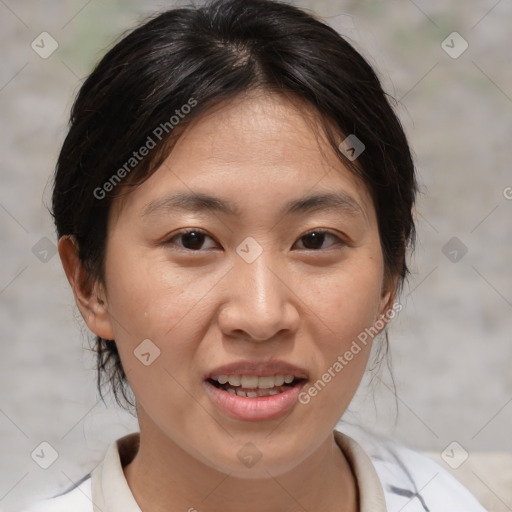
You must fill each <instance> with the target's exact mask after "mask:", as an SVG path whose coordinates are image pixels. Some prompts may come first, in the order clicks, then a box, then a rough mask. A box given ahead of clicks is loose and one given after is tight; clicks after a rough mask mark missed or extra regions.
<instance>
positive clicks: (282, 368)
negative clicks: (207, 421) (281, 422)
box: [204, 363, 307, 421]
mask: <svg viewBox="0 0 512 512" xmlns="http://www.w3.org/2000/svg"><path fill="white" fill-rule="evenodd" d="M306 382H307V374H306V373H305V371H304V370H302V369H300V368H297V367H294V366H291V365H287V364H285V363H271V364H266V365H262V364H252V363H239V364H233V365H228V366H225V367H223V368H219V369H217V370H216V371H214V372H212V373H211V374H209V375H208V376H207V378H206V379H205V381H204V384H205V388H206V391H207V393H208V395H209V397H210V399H211V401H212V402H213V404H214V406H215V407H216V408H217V409H218V410H220V411H221V412H223V413H225V414H227V415H228V416H230V417H232V418H236V419H239V420H245V421H264V420H269V419H272V418H276V417H278V416H280V415H282V414H284V413H285V412H287V411H289V410H290V409H292V408H293V407H294V406H295V405H296V403H297V401H298V395H299V393H300V390H301V389H302V388H303V387H304V385H305V384H306Z"/></svg>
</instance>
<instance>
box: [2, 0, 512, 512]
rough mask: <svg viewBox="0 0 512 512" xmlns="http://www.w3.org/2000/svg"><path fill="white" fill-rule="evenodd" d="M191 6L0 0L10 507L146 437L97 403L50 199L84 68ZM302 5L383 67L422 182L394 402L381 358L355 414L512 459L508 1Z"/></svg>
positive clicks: (396, 340) (445, 446)
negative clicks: (145, 27)
mask: <svg viewBox="0 0 512 512" xmlns="http://www.w3.org/2000/svg"><path fill="white" fill-rule="evenodd" d="M182 3H184V2H181V3H177V2H172V1H169V2H165V1H145V2H136V1H134V0H124V1H122V2H121V1H120V0H109V1H106V0H89V1H87V0H76V1H59V2H57V1H55V0H40V1H39V2H29V1H27V0H17V1H14V0H0V38H1V42H2V44H1V55H2V62H3V65H2V66H1V68H0V108H1V125H0V126H1V128H0V129H1V137H0V148H1V149H0V154H1V155H2V157H1V160H0V183H1V185H0V235H1V242H0V243H1V260H0V261H1V266H0V340H1V348H2V353H3V354H4V355H3V357H1V358H0V510H2V511H4V512H5V511H10V510H15V509H17V508H18V507H19V506H20V504H22V503H24V502H27V501H31V500H32V499H33V498H34V497H37V496H44V495H46V494H49V493H51V491H52V490H53V489H55V488H57V487H60V486H67V485H71V484H72V482H75V481H77V480H78V479H80V478H81V477H82V476H83V475H85V474H86V473H88V472H89V471H90V470H91V469H93V468H94V467H95V466H96V464H97V463H98V462H99V461H100V460H101V458H102V457H103V455H104V452H105V450H106V448H107V446H108V445H109V444H110V443H111V442H112V441H113V440H114V439H116V438H118V437H120V436H122V435H124V434H126V433H129V432H132V431H135V430H138V427H137V423H136V420H135V419H134V417H133V416H131V415H130V414H128V413H126V412H124V411H122V410H121V409H119V407H117V406H116V405H115V404H114V403H113V401H112V400H107V405H105V404H103V402H101V401H100V400H99V397H98V394H97V392H96V374H95V371H94V364H95V361H94V357H93V355H92V354H91V353H90V351H89V350H88V348H89V338H88V333H87V331H86V329H85V328H84V327H83V323H82V321H81V318H80V317H79V314H78V313H77V309H76V307H75V306H74V301H73V297H72V294H71V291H70V289H69V286H68V283H67V281H66V278H65V276H64V273H63V271H62V268H61V264H60V260H59V257H58V254H56V245H55V244H56V237H55V233H54V228H53V225H52V222H51V217H50V215H49V213H48V211H47V209H46V205H49V203H50V200H49V198H50V194H51V182H50V178H51V175H52V173H53V170H54V165H55V161H56V157H57V154H58V151H59V149H60V145H61V143H62V141H63V139H64V137H65V134H66V126H67V121H68V117H69V110H70V108H71V105H72V101H73V98H74V95H75V94H76V93H77V91H78V89H79V87H80V84H81V82H82V80H83V79H84V77H85V76H86V75H87V74H88V72H90V70H91V68H92V66H93V65H94V64H95V63H96V62H97V61H98V60H99V58H100V57H101V56H102V55H103V54H104V53H105V50H106V49H107V48H109V47H110V46H111V45H112V44H113V42H114V41H115V40H117V39H118V38H119V37H120V35H121V33H123V32H124V31H125V30H128V29H130V28H132V27H133V26H134V25H136V24H137V23H138V22H140V21H141V20H142V19H144V18H145V17H146V16H148V15H150V14H151V13H153V12H155V11H158V10H163V9H165V8H169V7H173V6H175V5H181V4H182ZM293 3H294V4H295V5H298V6H301V7H305V8H307V9H311V10H312V11H314V12H316V13H317V14H318V15H319V16H320V17H322V18H324V20H325V21H326V22H327V23H329V24H330V25H331V26H332V27H334V28H335V29H336V30H338V31H339V32H340V33H341V34H343V35H344V36H345V37H347V38H348V39H349V41H350V42H351V43H352V44H353V45H354V46H355V47H356V48H357V49H358V50H359V51H360V52H361V53H362V54H363V55H364V56H365V57H366V58H367V59H368V60H369V62H370V63H371V64H372V65H373V66H374V67H375V68H376V70H377V71H378V73H379V76H380V77H381V79H382V82H383V84H384V87H385V89H386V91H387V92H388V93H389V94H390V95H391V96H392V97H393V98H395V99H396V100H397V101H398V104H397V107H396V108H397V111H398V114H399V116H400V118H401V120H402V122H403V125H404V127H405V129H406V132H407V134H408V136H409V139H410V143H411V146H412V148H413V151H414V154H415V157H416V164H417V169H418V176H419V180H420V184H421V195H420V197H419V203H418V208H417V212H416V218H417V228H418V239H419V241H418V244H417V247H416V252H415V255H414V256H413V257H412V259H411V268H412V271H413V272H412V276H411V278H410V280H409V283H408V285H407V286H406V287H405V289H404V292H403V295H402V298H401V303H402V304H403V305H404V309H403V310H402V312H401V313H400V315H399V316H398V317H397V318H395V319H394V321H393V322H392V325H391V327H390V345H391V355H392V363H393V373H392V375H393V377H394V381H395V385H396V396H395V391H394V388H393V383H392V378H391V375H390V374H389V372H387V371H386V368H385V365H384V367H383V371H382V373H380V374H377V377H374V378H373V380H372V379H371V378H370V376H368V378H365V379H364V381H363V383H362V385H361V388H360V390H359V392H358V394H357V396H356V398H355V399H354V401H353V403H352V404H351V407H350V409H349V411H348V412H347V413H346V415H345V416H344V419H343V420H344V423H345V424H346V425H347V426H348V425H353V424H358V425H364V426H365V427H367V428H369V429H372V430H377V431H379V432H383V433H385V434H387V435H391V436H393V437H395V438H397V439H399V440H400V441H402V442H404V443H405V444H407V445H409V446H411V447H413V448H416V449H418V450H423V451H429V452H432V453H434V454H438V455H439V457H440V463H441V464H442V463H443V460H444V461H445V462H446V461H447V460H448V459H447V457H446V454H447V453H451V454H452V455H453V453H455V456H456V458H458V459H459V460H462V459H463V458H465V457H466V455H467V456H468V461H471V460H478V454H481V453H497V452H501V453H508V454H512V435H511V434H512V371H511V369H512V364H511V363H512V343H511V341H512V339H511V338H512V335H511V332H512V268H511V267H512V251H511V249H512V172H511V162H512V143H511V134H512V62H511V61H512V51H511V49H512V35H511V32H510V27H511V26H512V1H511V0H501V1H496V0H481V1H478V2H477V1H469V2H468V1H463V0H452V1H451V2H443V1H440V0H434V1H432V0H431V1H426V0H415V1H412V0H394V1H392V2H391V1H388V2H384V0H361V1H347V0H336V1H329V0H317V1H315V0H308V1H306V0H303V1H298V2H293ZM43 442H46V443H49V444H50V445H51V447H52V450H54V451H55V453H56V457H57V458H56V460H55V462H54V463H53V464H51V466H50V467H48V469H44V468H43V467H41V461H39V462H38V461H37V459H38V458H37V453H40V451H41V449H46V453H48V450H49V448H45V447H47V445H41V443H43ZM454 443H455V444H454ZM454 448H455V452H450V450H451V449H454ZM52 453H53V452H52ZM472 458H473V459H472ZM449 462H450V461H448V463H447V464H446V466H451V467H449V468H448V467H447V469H450V470H453V471H454V472H455V473H456V471H457V470H458V468H455V467H454V466H455V465H456V464H453V463H451V464H450V463H449ZM43 465H44V464H43ZM508 470H510V468H508ZM473 473H474V474H475V475H476V478H478V479H479V480H480V482H481V483H482V484H483V485H485V487H487V488H488V489H489V491H490V492H492V494H494V495H495V497H496V508H495V510H512V500H511V501H507V500H508V499H509V497H507V496H505V494H501V492H502V491H500V490H499V489H498V488H497V487H494V484H493V481H492V478H491V476H486V477H483V476H482V475H481V474H479V473H478V471H477V470H476V469H475V470H474V471H473ZM475 481H476V479H475ZM500 507H501V508H500Z"/></svg>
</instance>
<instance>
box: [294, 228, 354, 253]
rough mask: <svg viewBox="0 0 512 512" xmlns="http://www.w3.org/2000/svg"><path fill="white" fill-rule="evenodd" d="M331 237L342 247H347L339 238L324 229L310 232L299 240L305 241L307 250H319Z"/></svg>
mask: <svg viewBox="0 0 512 512" xmlns="http://www.w3.org/2000/svg"><path fill="white" fill-rule="evenodd" d="M329 237H330V238H331V239H334V240H337V241H338V242H339V243H340V244H341V245H345V244H344V242H343V241H342V240H341V239H340V238H339V237H338V236H336V235H334V234H333V233H330V232H329V231H325V230H323V229H315V230H314V231H310V232H309V233H306V234H305V235H302V236H301V237H300V238H299V240H303V241H304V243H303V245H305V247H304V248H305V249H308V250H318V249H322V245H323V243H324V242H325V240H326V238H329Z"/></svg>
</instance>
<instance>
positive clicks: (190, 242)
mask: <svg viewBox="0 0 512 512" xmlns="http://www.w3.org/2000/svg"><path fill="white" fill-rule="evenodd" d="M203 236H204V235H203V234H202V233H198V232H197V231H190V233H184V235H183V242H184V243H183V245H185V246H186V247H187V246H188V247H187V249H200V248H201V246H202V245H203V243H202V242H203V240H202V237H203Z"/></svg>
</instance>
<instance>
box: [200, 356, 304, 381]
mask: <svg viewBox="0 0 512 512" xmlns="http://www.w3.org/2000/svg"><path fill="white" fill-rule="evenodd" d="M220 375H256V376H257V377H268V376H270V375H293V376H294V377H295V378H297V379H307V378H308V374H307V371H306V370H305V369H304V368H300V367H298V366H294V365H292V364H289V363H286V362H285V361H277V360H275V361H267V362H264V361H262V362H254V361H238V362H236V363H230V364H226V365H224V366H219V367H218V368H215V370H213V371H211V372H210V373H209V374H207V375H206V377H205V379H216V378H218V377H219V376H220Z"/></svg>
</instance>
